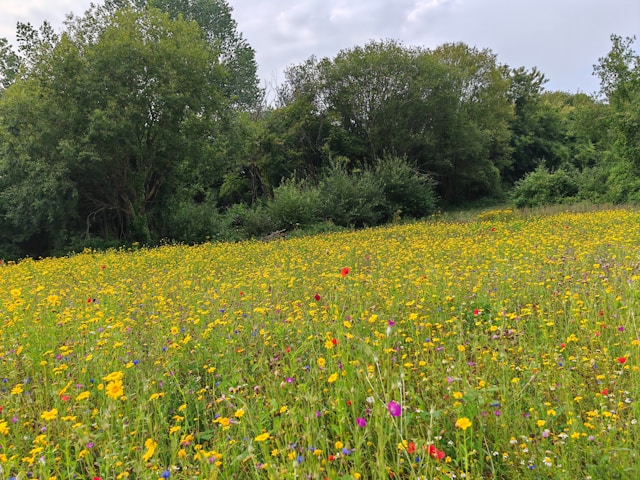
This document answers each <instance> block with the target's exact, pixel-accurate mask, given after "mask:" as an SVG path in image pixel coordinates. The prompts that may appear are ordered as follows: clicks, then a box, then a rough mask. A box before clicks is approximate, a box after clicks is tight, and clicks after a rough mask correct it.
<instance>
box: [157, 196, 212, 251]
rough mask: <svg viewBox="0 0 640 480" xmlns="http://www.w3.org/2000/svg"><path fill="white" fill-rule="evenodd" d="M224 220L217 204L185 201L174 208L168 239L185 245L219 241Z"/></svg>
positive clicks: (171, 214) (209, 201)
mask: <svg viewBox="0 0 640 480" xmlns="http://www.w3.org/2000/svg"><path fill="white" fill-rule="evenodd" d="M221 225H222V219H221V216H220V214H219V213H218V211H217V209H216V205H215V202H214V201H212V200H209V199H207V200H205V201H204V202H202V203H195V202H192V201H185V202H182V203H180V204H179V205H178V206H176V207H175V208H173V209H172V210H171V212H170V214H169V216H168V218H167V232H166V233H167V237H168V238H170V239H171V240H177V241H179V242H184V243H202V242H205V241H207V240H210V239H214V240H215V239H217V237H219V236H220V233H221V232H220V230H221V228H222V226H221Z"/></svg>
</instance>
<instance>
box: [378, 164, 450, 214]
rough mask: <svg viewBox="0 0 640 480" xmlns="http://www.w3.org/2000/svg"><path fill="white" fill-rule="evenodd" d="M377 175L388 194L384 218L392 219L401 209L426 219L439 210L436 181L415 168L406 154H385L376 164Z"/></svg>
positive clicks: (403, 211)
mask: <svg viewBox="0 0 640 480" xmlns="http://www.w3.org/2000/svg"><path fill="white" fill-rule="evenodd" d="M375 176H376V179H377V181H379V182H380V184H381V185H382V190H383V192H384V197H385V217H384V219H383V221H385V222H388V221H390V220H391V219H393V218H394V216H395V215H396V214H397V213H398V212H399V213H401V214H403V215H408V216H410V217H413V218H422V217H427V216H429V215H431V214H432V213H433V212H435V211H436V205H437V196H436V193H435V190H434V187H435V182H434V181H433V180H432V179H431V178H430V177H429V176H428V175H424V174H422V173H420V172H419V171H418V170H417V169H416V168H414V167H413V166H412V165H411V164H410V163H409V161H408V160H407V158H406V157H397V156H391V155H385V156H384V157H383V158H382V159H380V160H379V161H378V162H377V164H376V166H375Z"/></svg>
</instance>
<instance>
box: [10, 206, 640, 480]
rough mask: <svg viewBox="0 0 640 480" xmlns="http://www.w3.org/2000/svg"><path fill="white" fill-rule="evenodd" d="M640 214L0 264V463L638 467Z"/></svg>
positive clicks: (192, 470)
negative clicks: (637, 312)
mask: <svg viewBox="0 0 640 480" xmlns="http://www.w3.org/2000/svg"><path fill="white" fill-rule="evenodd" d="M639 285H640V212H637V211H632V210H610V211H599V212H585V213H557V214H552V215H538V216H532V215H526V216H525V215H523V214H521V213H518V212H511V211H504V210H503V211H491V212H485V213H482V214H479V215H476V218H473V219H468V220H467V221H464V222H462V221H460V222H450V221H449V222H448V221H438V220H434V221H432V222H427V223H417V224H411V225H401V226H393V227H388V228H379V229H373V230H364V231H359V232H355V233H337V234H327V235H322V236H316V237H308V238H299V239H292V240H284V241H283V240H278V241H274V242H270V243H262V242H249V243H241V244H219V245H202V246H196V247H187V246H168V247H163V248H157V249H149V250H147V249H140V250H130V251H121V252H115V251H113V252H107V253H95V252H85V253H83V254H81V255H77V256H73V257H71V258H64V259H44V260H39V261H32V260H26V261H22V262H20V263H18V264H9V265H6V264H5V265H2V266H0V315H1V317H2V321H1V324H0V332H1V333H0V381H1V382H2V384H1V385H0V387H1V391H0V469H1V470H0V478H1V479H26V478H31V479H33V478H38V479H41V480H42V479H52V478H55V479H72V478H73V479H90V480H91V479H96V478H100V479H104V480H106V479H122V478H131V479H158V478H171V479H187V478H206V479H213V478H220V479H230V478H274V479H287V478H300V479H307V478H308V479H315V478H319V479H323V478H329V479H336V478H345V479H400V478H407V479H409V478H411V479H415V478H425V479H445V478H468V479H516V478H518V479H547V478H549V479H567V478H571V479H574V480H583V479H589V478H591V479H594V480H596V479H605V478H606V479H637V478H640V462H639V459H638V452H640V430H639V427H638V424H637V421H638V418H639V417H640V403H639V400H638V396H639V394H640V372H639V369H640V357H639V352H640V331H639V328H638V321H637V319H636V311H637V310H638V308H639V306H640V291H639V290H638V286H639Z"/></svg>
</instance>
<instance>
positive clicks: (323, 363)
mask: <svg viewBox="0 0 640 480" xmlns="http://www.w3.org/2000/svg"><path fill="white" fill-rule="evenodd" d="M326 363H327V361H326V360H325V359H324V358H322V357H320V358H319V359H318V366H319V367H320V368H324V366H325V365H326Z"/></svg>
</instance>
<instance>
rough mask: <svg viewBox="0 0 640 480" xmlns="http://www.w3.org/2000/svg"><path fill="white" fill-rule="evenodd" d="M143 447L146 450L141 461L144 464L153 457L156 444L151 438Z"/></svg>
mask: <svg viewBox="0 0 640 480" xmlns="http://www.w3.org/2000/svg"><path fill="white" fill-rule="evenodd" d="M144 446H145V448H146V449H147V451H146V452H145V454H144V455H143V456H142V460H143V461H144V462H148V461H149V459H150V458H151V457H153V454H154V453H155V451H156V447H157V446H158V444H157V443H156V442H154V441H153V438H148V439H147V440H146V441H145V442H144Z"/></svg>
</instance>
